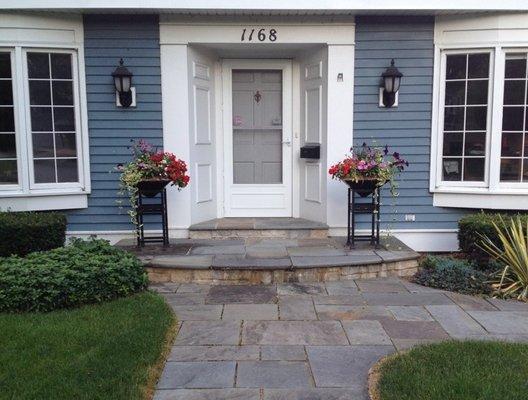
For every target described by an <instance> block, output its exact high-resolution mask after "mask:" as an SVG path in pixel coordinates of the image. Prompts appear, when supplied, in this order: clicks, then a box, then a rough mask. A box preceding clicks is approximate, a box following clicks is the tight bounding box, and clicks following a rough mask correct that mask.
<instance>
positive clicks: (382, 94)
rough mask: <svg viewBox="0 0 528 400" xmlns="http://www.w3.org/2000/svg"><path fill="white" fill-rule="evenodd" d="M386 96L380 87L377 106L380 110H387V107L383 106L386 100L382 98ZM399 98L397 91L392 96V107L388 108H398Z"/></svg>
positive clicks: (383, 89)
mask: <svg viewBox="0 0 528 400" xmlns="http://www.w3.org/2000/svg"><path fill="white" fill-rule="evenodd" d="M386 95H387V92H385V88H383V87H380V88H379V104H378V106H379V107H380V108H387V106H386V105H385V104H387V99H386V98H385V97H384V96H386ZM399 98H400V91H399V90H398V91H397V92H396V93H395V94H394V104H393V105H392V106H390V107H389V108H394V107H398V99H399Z"/></svg>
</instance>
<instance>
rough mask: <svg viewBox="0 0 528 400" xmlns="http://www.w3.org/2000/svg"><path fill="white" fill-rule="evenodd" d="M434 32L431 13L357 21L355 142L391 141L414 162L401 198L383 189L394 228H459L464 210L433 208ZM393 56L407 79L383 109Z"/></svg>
mask: <svg viewBox="0 0 528 400" xmlns="http://www.w3.org/2000/svg"><path fill="white" fill-rule="evenodd" d="M433 33H434V19H433V18H430V17H390V18H384V17H359V18H357V19H356V63H355V96H354V145H355V146H360V145H361V144H362V143H363V142H366V143H368V144H372V143H375V144H377V145H379V146H384V145H385V144H388V145H389V147H390V148H391V149H392V150H393V151H398V152H399V153H401V154H402V156H403V157H404V158H406V159H407V160H408V161H409V162H410V163H411V165H410V167H409V168H408V169H407V170H406V171H405V172H404V173H403V174H402V175H401V178H400V181H399V186H400V189H399V193H400V195H399V197H397V198H395V199H393V198H391V196H390V194H389V193H388V190H386V189H384V190H383V199H382V202H383V207H382V221H383V225H384V226H385V227H387V226H388V227H389V228H393V229H406V228H407V229H428V228H430V229H451V228H456V226H457V225H456V223H457V221H458V219H459V218H460V217H461V216H462V215H463V214H464V211H463V210H457V209H450V208H439V207H433V197H432V194H431V193H429V156H430V145H431V109H432V91H433V88H432V85H433V56H434V50H433ZM391 58H394V60H395V62H396V66H397V67H398V69H399V70H400V71H401V72H402V73H403V75H404V77H403V80H402V86H401V88H400V98H399V106H398V107H397V108H392V109H384V108H379V107H378V87H379V83H380V75H381V73H382V72H383V71H384V70H385V69H386V68H387V67H388V66H389V64H390V60H391ZM405 214H415V215H416V222H405Z"/></svg>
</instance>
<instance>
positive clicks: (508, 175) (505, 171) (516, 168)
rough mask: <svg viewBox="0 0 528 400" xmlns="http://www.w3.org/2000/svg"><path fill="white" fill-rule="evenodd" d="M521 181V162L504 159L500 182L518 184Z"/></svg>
mask: <svg viewBox="0 0 528 400" xmlns="http://www.w3.org/2000/svg"><path fill="white" fill-rule="evenodd" d="M520 179H521V160H520V159H504V158H503V159H502V160H501V171H500V180H501V181H506V182H518V181H519V180H520Z"/></svg>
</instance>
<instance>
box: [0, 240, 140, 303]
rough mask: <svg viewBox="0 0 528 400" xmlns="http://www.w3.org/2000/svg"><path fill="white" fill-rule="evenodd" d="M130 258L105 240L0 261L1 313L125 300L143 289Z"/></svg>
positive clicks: (137, 267) (133, 258)
mask: <svg viewBox="0 0 528 400" xmlns="http://www.w3.org/2000/svg"><path fill="white" fill-rule="evenodd" d="M147 282H148V280H147V275H146V273H145V271H144V268H143V267H142V265H141V263H140V262H139V260H138V259H137V258H136V256H134V255H133V254H131V253H127V252H125V251H124V250H121V249H118V248H116V247H113V246H111V245H110V244H109V243H108V242H106V241H104V240H89V241H82V240H80V239H75V240H73V242H72V244H71V245H69V246H66V247H61V248H58V249H54V250H49V251H44V252H36V253H31V254H28V255H27V256H26V257H19V256H11V257H5V258H0V312H2V311H7V312H21V311H51V310H54V309H58V308H66V307H74V306H79V305H82V304H87V303H98V302H102V301H106V300H110V299H114V298H117V297H121V296H126V295H129V294H132V293H135V292H138V291H141V290H144V289H145V288H146V286H147Z"/></svg>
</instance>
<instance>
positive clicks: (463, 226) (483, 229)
mask: <svg viewBox="0 0 528 400" xmlns="http://www.w3.org/2000/svg"><path fill="white" fill-rule="evenodd" d="M518 215H519V216H520V218H521V221H522V223H523V225H525V224H526V222H528V214H518ZM511 217H512V215H507V214H498V213H484V212H481V213H477V214H471V215H467V216H465V217H463V218H462V219H460V221H458V244H459V247H460V250H462V251H463V252H464V253H466V255H467V257H468V258H469V259H470V260H471V261H473V262H475V263H477V264H478V265H479V266H485V265H486V264H487V262H488V260H489V255H488V254H487V253H486V252H485V251H484V250H482V249H481V248H480V247H479V244H481V243H482V236H486V237H488V238H489V239H490V240H491V241H492V242H493V243H494V244H495V245H497V246H501V241H500V239H499V235H498V234H497V231H496V230H495V228H494V227H493V223H494V222H495V223H500V220H501V218H503V219H504V220H505V221H506V222H507V223H508V224H510V223H511V222H510V221H511Z"/></svg>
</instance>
